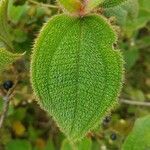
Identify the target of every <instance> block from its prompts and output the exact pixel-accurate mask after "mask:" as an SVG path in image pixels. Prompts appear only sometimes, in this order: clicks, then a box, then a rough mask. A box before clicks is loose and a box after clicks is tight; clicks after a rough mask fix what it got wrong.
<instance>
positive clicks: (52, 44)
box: [31, 15, 123, 140]
mask: <svg viewBox="0 0 150 150" xmlns="http://www.w3.org/2000/svg"><path fill="white" fill-rule="evenodd" d="M91 27H92V31H91ZM106 31H107V32H106ZM104 39H106V40H104ZM115 41H116V36H115V33H114V31H113V30H112V29H111V27H110V26H109V25H108V23H107V22H106V21H105V20H104V19H103V18H102V17H100V16H97V15H91V16H86V17H84V18H81V19H79V18H73V17H69V16H67V15H60V16H56V17H54V18H53V19H51V20H50V21H49V22H48V23H47V25H46V26H45V27H44V28H43V29H42V32H41V34H40V35H39V38H38V39H37V41H36V44H35V46H34V52H33V55H32V63H31V77H32V85H33V89H34V91H35V92H36V94H37V96H38V97H39V99H40V104H41V106H42V107H43V108H44V109H45V110H47V111H48V112H49V114H51V115H52V116H53V117H54V119H55V120H56V122H57V123H58V125H59V126H60V128H61V129H62V130H63V132H64V133H65V134H66V135H67V137H68V138H69V139H72V140H78V139H80V138H81V137H83V136H84V135H85V134H86V133H87V132H88V131H89V130H90V129H91V128H93V127H94V126H95V124H96V125H97V123H98V122H99V118H102V117H103V116H104V115H105V114H106V112H107V111H109V109H110V108H112V107H113V105H114V103H116V97H117V95H118V92H119V91H120V88H121V81H122V74H123V71H122V66H123V61H122V56H121V54H120V52H119V51H117V50H113V49H112V43H114V42H115ZM47 42H48V43H49V44H47ZM106 43H107V44H106ZM42 49H43V50H44V49H46V50H47V51H44V53H43V50H42ZM102 57H103V58H102ZM41 65H42V66H41ZM43 66H44V67H43ZM42 68H43V69H42ZM106 75H107V77H105V76H106ZM110 79H113V80H110ZM108 81H109V82H108ZM105 82H106V83H105ZM107 89H108V90H107ZM103 90H104V91H103ZM110 91H111V92H112V93H111V92H110ZM109 92H110V93H109ZM101 97H103V98H102V99H101ZM103 99H104V100H103ZM97 112H98V114H97Z"/></svg>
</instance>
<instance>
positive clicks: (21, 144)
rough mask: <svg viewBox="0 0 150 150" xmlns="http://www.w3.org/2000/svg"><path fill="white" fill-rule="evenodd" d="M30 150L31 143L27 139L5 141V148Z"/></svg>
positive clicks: (7, 149)
mask: <svg viewBox="0 0 150 150" xmlns="http://www.w3.org/2000/svg"><path fill="white" fill-rule="evenodd" d="M16 149H19V150H32V148H31V144H30V143H29V142H28V141H27V140H19V139H16V140H11V141H10V142H9V143H7V146H6V150H16Z"/></svg>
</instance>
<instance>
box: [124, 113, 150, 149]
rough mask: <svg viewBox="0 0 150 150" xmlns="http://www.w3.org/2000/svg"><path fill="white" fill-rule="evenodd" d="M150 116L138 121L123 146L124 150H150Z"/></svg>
mask: <svg viewBox="0 0 150 150" xmlns="http://www.w3.org/2000/svg"><path fill="white" fill-rule="evenodd" d="M149 139H150V116H146V117H143V118H140V119H138V120H137V121H136V122H135V125H134V127H133V130H132V132H131V133H130V134H129V136H128V137H127V139H126V140H125V143H124V145H123V150H148V149H150V140H149Z"/></svg>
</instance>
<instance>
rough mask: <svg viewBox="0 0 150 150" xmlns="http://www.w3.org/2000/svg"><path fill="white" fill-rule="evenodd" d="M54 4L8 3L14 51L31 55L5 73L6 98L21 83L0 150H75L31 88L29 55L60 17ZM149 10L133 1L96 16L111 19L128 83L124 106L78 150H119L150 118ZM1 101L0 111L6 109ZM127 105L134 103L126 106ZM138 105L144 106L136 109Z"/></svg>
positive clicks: (142, 0)
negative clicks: (47, 27)
mask: <svg viewBox="0 0 150 150" xmlns="http://www.w3.org/2000/svg"><path fill="white" fill-rule="evenodd" d="M39 2H42V4H41V3H39ZM43 3H44V4H46V5H43ZM50 4H52V5H53V6H56V3H55V1H54V0H41V1H40V0H39V1H32V0H28V1H26V0H9V5H8V23H9V32H10V38H11V40H12V41H13V46H14V51H15V52H17V53H23V52H25V51H26V54H25V55H24V56H23V57H21V59H19V60H17V61H16V62H15V63H13V64H12V65H10V66H8V67H7V68H6V69H5V70H4V71H3V72H1V73H0V92H1V93H2V94H1V95H3V93H4V94H5V93H6V92H7V90H6V89H5V88H4V83H5V82H6V81H8V80H9V81H10V80H11V81H13V82H14V83H15V80H16V76H17V77H18V78H17V80H18V84H17V86H16V88H15V91H14V93H13V97H12V98H11V103H10V106H9V110H8V115H7V118H6V120H5V123H4V126H3V128H1V129H0V150H1V149H2V150H3V149H6V150H16V149H19V150H32V149H33V150H55V149H56V150H57V149H62V150H70V149H72V148H71V145H70V144H69V143H68V141H66V140H65V137H64V135H63V134H62V133H61V132H60V131H59V129H58V127H57V126H56V125H55V123H54V122H53V120H52V119H51V118H50V116H48V115H47V114H46V113H45V112H44V111H43V110H41V108H40V107H39V106H38V104H37V102H36V101H35V97H34V95H33V92H32V89H31V86H30V79H29V66H30V54H31V52H32V45H33V43H34V39H35V38H36V36H37V34H38V32H39V30H40V28H41V27H42V25H43V23H44V22H46V21H47V20H48V19H49V18H50V17H51V16H53V15H55V14H58V13H61V10H60V9H57V8H50V7H49V5H50ZM130 4H132V5H130ZM149 8H150V1H149V0H139V1H137V0H128V1H127V2H126V3H124V4H122V5H120V6H114V7H111V8H107V7H106V8H105V9H103V10H101V9H99V8H98V10H95V11H97V12H98V13H102V14H103V15H105V16H106V17H108V18H109V21H110V22H111V24H112V25H113V26H114V27H115V29H116V31H117V32H118V35H119V48H120V49H122V53H123V55H124V58H125V61H126V63H125V67H126V72H125V73H126V78H125V83H124V88H123V90H122V94H121V96H120V103H119V104H118V105H117V106H116V107H115V108H114V109H113V110H112V113H111V114H108V115H107V116H106V118H105V119H104V120H103V122H100V123H99V124H100V126H99V127H98V128H97V129H96V130H95V131H93V132H90V133H88V135H87V137H86V139H85V140H84V141H82V142H81V143H79V144H78V145H77V147H78V149H79V150H80V149H81V150H84V149H85V150H88V149H89V150H101V149H102V150H105V149H109V150H117V149H118V150H120V149H121V147H122V145H123V143H124V141H125V140H126V139H127V138H126V137H127V136H128V134H131V131H132V128H133V126H134V122H135V120H137V118H139V117H144V116H147V115H148V114H149V113H150V109H149V107H147V106H148V105H147V102H150V59H149V58H150V42H149V41H150V10H149ZM2 46H3V43H2V42H0V47H2ZM1 60H2V59H1ZM2 97H3V96H1V98H0V110H2V107H3V103H4V100H3V99H2ZM126 100H130V102H131V103H130V104H126ZM135 101H136V103H135ZM139 102H140V104H141V103H142V104H144V106H139V105H136V104H138V103H139ZM133 103H134V105H132V104H133ZM139 121H140V120H138V122H139ZM135 125H136V124H135ZM142 128H144V125H142ZM135 130H136V129H135ZM135 130H133V131H135ZM149 130H150V129H149ZM149 130H148V131H149ZM135 150H136V149H135Z"/></svg>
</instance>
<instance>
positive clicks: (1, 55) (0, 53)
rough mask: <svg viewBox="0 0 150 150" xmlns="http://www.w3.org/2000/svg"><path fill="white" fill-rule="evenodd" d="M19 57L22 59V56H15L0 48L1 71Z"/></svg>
mask: <svg viewBox="0 0 150 150" xmlns="http://www.w3.org/2000/svg"><path fill="white" fill-rule="evenodd" d="M19 57H21V54H13V53H11V52H9V51H7V50H6V49H4V48H0V71H1V70H3V69H4V68H5V67H6V66H7V65H9V64H11V63H13V62H14V61H15V60H16V59H18V58H19Z"/></svg>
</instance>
